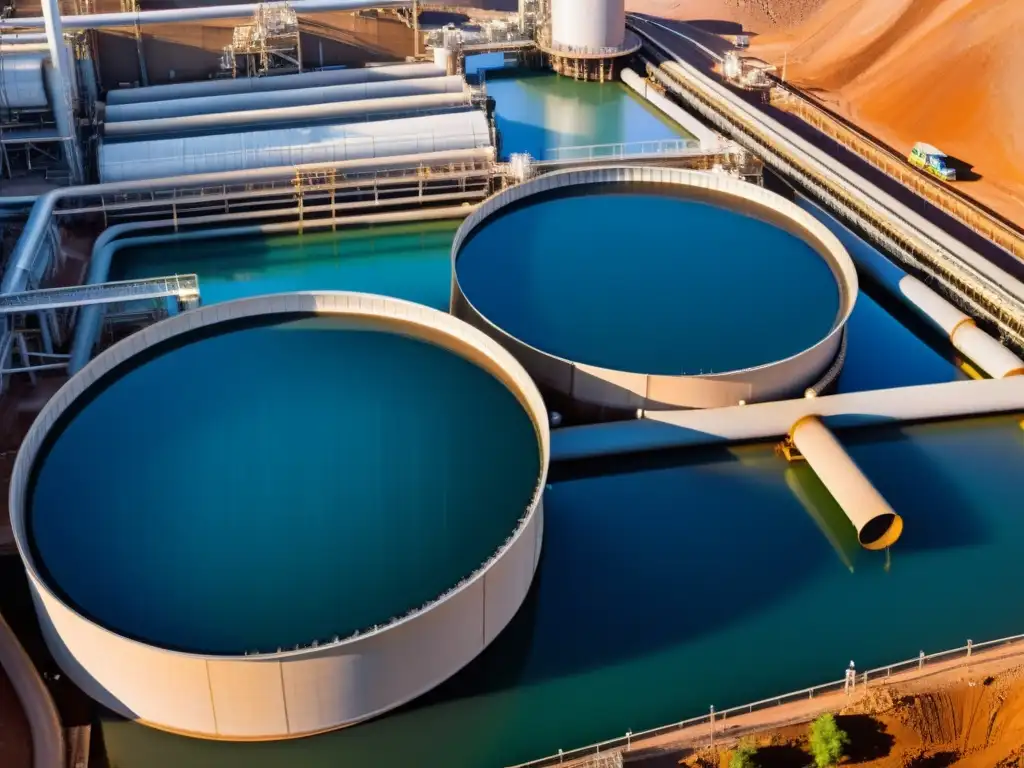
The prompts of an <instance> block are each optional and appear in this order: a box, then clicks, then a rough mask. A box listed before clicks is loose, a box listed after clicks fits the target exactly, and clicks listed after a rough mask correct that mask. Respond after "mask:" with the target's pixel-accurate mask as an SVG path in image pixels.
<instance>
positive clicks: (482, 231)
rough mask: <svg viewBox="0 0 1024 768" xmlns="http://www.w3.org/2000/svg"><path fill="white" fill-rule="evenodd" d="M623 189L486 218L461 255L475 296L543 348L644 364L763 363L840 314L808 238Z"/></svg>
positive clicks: (663, 368)
mask: <svg viewBox="0 0 1024 768" xmlns="http://www.w3.org/2000/svg"><path fill="white" fill-rule="evenodd" d="M614 189H615V190H620V189H622V190H624V191H609V188H603V187H602V188H598V187H596V186H593V187H592V186H590V185H588V186H586V187H583V188H576V189H574V190H572V191H559V192H558V193H553V194H552V195H545V196H543V197H539V198H537V199H531V200H530V201H529V202H527V203H526V204H524V205H521V206H515V207H511V208H509V209H507V210H506V211H505V212H502V213H499V214H498V215H497V216H496V217H495V218H493V219H492V220H489V221H487V222H486V223H485V224H483V225H482V226H480V227H478V228H477V229H476V230H475V231H474V232H473V234H472V235H471V236H470V239H469V240H468V242H467V243H466V244H465V245H464V246H463V247H462V249H461V251H460V252H459V255H458V258H457V261H456V267H455V268H456V272H457V275H458V279H459V284H460V285H461V286H462V290H463V293H464V294H465V296H466V298H467V299H468V300H469V301H470V302H471V303H472V304H473V305H474V306H475V307H476V309H477V310H479V311H480V312H481V313H482V314H483V315H484V316H485V317H486V318H487V319H488V320H490V321H491V322H492V323H494V324H495V325H497V326H498V327H499V328H502V329H503V330H505V331H506V332H508V333H509V334H511V335H512V336H514V337H515V338H517V339H520V340H522V341H524V342H526V343H528V344H530V345H531V346H533V347H536V348H537V349H540V350H543V351H545V352H547V353H549V354H553V355H557V356H559V357H563V358H565V359H568V360H573V361H576V362H580V363H586V364H588V365H595V366H601V367H603V368H610V369H614V370H620V371H631V372H636V373H653V374H669V375H680V374H701V373H704V374H708V373H721V372H725V371H733V370H738V369H742V368H750V367H753V366H756V365H762V364H765V363H770V362H774V361H777V360H782V359H785V358H787V357H789V356H791V355H794V354H797V353H799V352H801V351H803V350H805V349H807V348H809V347H811V346H813V345H814V344H816V343H817V342H818V341H820V340H821V339H823V338H824V337H825V336H826V335H827V334H828V332H829V331H830V330H831V328H832V327H833V325H834V324H835V322H836V319H837V316H838V313H839V289H838V286H837V284H836V279H835V277H834V275H833V273H832V270H831V269H830V267H829V265H828V264H827V263H826V262H825V260H824V259H822V257H821V256H820V255H819V254H818V253H817V252H816V251H815V250H813V249H812V248H811V247H810V246H809V245H807V244H806V243H805V242H804V241H803V240H800V239H799V238H797V237H795V236H793V235H791V234H789V233H788V232H786V231H785V230H783V229H780V228H779V227H776V226H774V225H772V224H768V223H766V222H764V221H761V220H759V219H755V218H753V217H751V216H747V215H744V214H741V213H738V212H736V211H733V210H729V209H727V208H724V207H719V206H717V205H710V204H707V203H703V202H696V201H692V200H686V199H683V198H681V197H676V196H672V195H670V194H665V193H660V194H659V193H655V192H652V191H650V189H651V188H650V187H640V186H634V187H632V189H633V191H631V192H630V191H628V190H630V189H631V187H630V186H629V185H616V186H615V188H614ZM626 222H629V223H631V224H632V226H627V225H626Z"/></svg>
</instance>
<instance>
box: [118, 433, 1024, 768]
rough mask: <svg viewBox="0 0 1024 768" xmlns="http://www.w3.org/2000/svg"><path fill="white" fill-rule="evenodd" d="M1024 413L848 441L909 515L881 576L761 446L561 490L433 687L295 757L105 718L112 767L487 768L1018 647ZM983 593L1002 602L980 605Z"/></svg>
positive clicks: (1022, 601) (269, 747)
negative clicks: (490, 612) (517, 565)
mask: <svg viewBox="0 0 1024 768" xmlns="http://www.w3.org/2000/svg"><path fill="white" fill-rule="evenodd" d="M1019 418H1020V417H1019V416H1018V417H1015V418H1009V417H1006V418H997V419H985V420H974V421H967V422H959V423H949V424H934V425H928V426H914V427H904V428H887V429H883V430H873V431H871V432H869V433H859V434H858V435H857V437H856V439H855V440H850V439H847V438H846V437H844V438H843V441H844V443H846V444H847V446H848V448H849V449H850V451H851V452H852V453H853V455H854V458H855V459H856V460H857V461H858V462H860V463H861V465H862V466H863V467H864V468H865V471H866V472H867V473H868V475H869V476H870V477H871V479H872V480H873V481H874V482H875V483H876V484H877V485H878V488H879V490H880V491H881V492H882V494H883V495H885V496H886V498H888V499H889V500H890V501H891V503H892V504H893V506H894V507H895V508H896V509H897V511H899V512H900V513H901V514H902V515H903V516H904V518H905V521H906V529H905V532H904V535H903V538H902V539H901V540H900V542H899V543H898V544H897V545H896V547H894V549H893V551H892V560H891V563H890V564H889V566H888V567H887V566H886V560H885V555H884V554H882V553H870V552H866V551H863V550H860V549H859V548H857V547H850V546H849V544H848V543H849V540H850V534H851V533H852V531H850V530H849V529H847V530H845V531H844V529H843V528H842V527H841V526H836V524H835V523H836V521H837V520H839V521H843V520H844V518H842V517H841V514H840V513H838V512H837V510H836V509H835V507H834V503H833V502H831V500H830V499H829V498H828V497H825V496H824V495H823V494H822V492H821V489H820V486H817V485H816V481H815V480H814V478H813V476H809V475H808V474H807V470H806V468H802V467H801V468H798V469H796V470H793V469H790V468H788V467H787V465H786V464H785V463H784V462H783V461H781V460H780V459H778V458H776V457H775V456H774V455H773V453H772V451H771V448H770V446H755V447H748V448H741V449H733V450H718V451H713V452H706V453H703V454H700V455H693V456H691V457H690V459H689V461H687V462H685V463H680V461H679V460H675V462H674V463H662V464H661V465H657V466H655V465H651V464H646V465H645V464H640V465H637V466H632V467H621V468H620V470H619V471H620V474H614V475H609V476H603V477H585V476H563V477H562V478H561V479H558V478H557V477H556V478H555V479H556V482H555V483H554V486H553V488H552V489H551V491H550V492H549V493H548V495H547V501H546V509H545V536H544V547H545V551H544V554H543V557H542V559H541V564H540V570H539V572H538V575H537V580H536V586H535V589H534V590H533V592H532V593H531V597H530V599H529V600H528V602H527V604H526V605H525V606H524V608H523V609H522V610H521V612H520V613H519V614H518V615H517V616H516V618H515V619H514V620H513V622H512V624H511V625H510V626H509V627H508V629H506V630H505V632H504V633H503V634H502V635H501V636H500V637H499V638H498V640H497V641H496V642H495V643H494V645H493V646H492V647H491V648H490V649H488V650H487V651H486V652H485V653H484V654H483V655H482V656H481V657H480V658H479V659H477V660H476V661H475V662H474V663H473V664H472V665H471V666H470V667H468V668H467V669H466V670H464V671H463V672H462V673H460V674H459V675H458V676H456V678H454V679H453V680H451V681H450V682H449V683H447V684H445V685H444V686H442V688H441V689H440V690H438V691H436V692H434V693H432V694H430V695H428V696H427V697H425V698H424V699H423V700H421V701H419V702H417V703H416V704H415V705H413V706H411V707H408V708H405V709H403V710H402V711H400V712H397V713H394V714H391V715H388V716H385V717H383V718H381V719H379V720H376V721H373V722H370V723H367V724H364V725H360V726H357V727H355V728H351V729H348V730H345V731H340V732H337V733H332V734H327V735H324V736H318V737H315V738H312V739H308V740H303V741H298V742H289V743H278V744H259V745H250V744H234V745H232V744H214V743H206V742H199V741H191V740H188V739H184V738H180V737H175V736H170V735H167V734H162V733H157V732H154V731H151V730H148V729H146V728H144V727H142V726H136V725H133V724H128V723H123V722H108V723H107V724H106V725H105V726H104V738H105V740H106V744H107V748H108V750H109V751H110V755H111V757H112V764H113V765H114V766H117V767H118V768H172V766H181V765H188V766H190V768H242V766H245V767H246V768H272V767H273V768H277V767H278V766H280V767H281V768H286V767H290V766H302V767H303V768H320V767H321V766H323V767H324V768H327V767H328V766H330V768H348V767H349V766H359V767H360V768H361V767H362V766H366V767H367V768H371V767H372V768H379V767H387V768H390V767H392V766H394V767H395V768H400V767H402V766H409V765H416V766H423V767H424V768H435V767H436V768H485V767H487V766H495V767H497V766H502V765H507V764H510V763H513V762H518V761H522V760H527V759H531V758H534V757H540V756H542V755H544V754H547V753H551V752H554V751H556V750H557V749H558V748H560V747H561V748H571V747H575V746H581V745H583V744H585V743H588V742H591V741H596V740H599V739H604V738H609V737H611V736H614V735H616V734H622V733H625V732H626V730H629V729H632V730H633V731H636V730H638V729H641V728H647V727H651V726H654V725H658V724H661V723H665V722H671V721H673V720H675V719H678V718H683V717H687V716H692V715H697V714H701V713H703V712H706V711H707V709H708V707H709V706H710V705H712V704H713V705H715V707H716V708H718V709H722V708H725V707H728V706H731V705H736V704H740V703H743V702H746V701H750V700H754V699H758V698H761V697H766V696H770V695H772V694H775V693H781V692H784V691H787V690H793V689H796V688H799V687H802V686H806V685H811V684H815V683H819V682H824V681H827V680H833V679H837V678H841V677H842V674H843V670H844V668H845V667H846V665H847V664H848V663H849V661H850V659H853V660H855V661H856V663H857V666H858V668H860V669H867V668H869V667H871V666H874V665H881V664H886V663H889V662H892V661H896V660H899V659H904V658H912V657H915V656H916V655H917V654H918V652H919V651H921V650H924V651H926V652H930V651H937V650H941V649H943V648H946V647H952V646H956V645H961V644H963V643H964V642H965V641H966V640H967V639H968V638H971V639H973V640H975V641H976V642H977V641H981V640H983V639H988V638H996V637H1000V636H1005V635H1008V634H1014V633H1018V632H1020V631H1021V628H1022V614H1024V579H1022V578H1021V564H1020V556H1019V548H1020V546H1019V543H1020V541H1021V540H1022V539H1024V516H1022V515H1020V514H1019V493H1020V480H1019V475H1020V470H1019V467H1020V466H1021V462H1022V461H1024V431H1022V430H1021V428H1020V426H1018V424H1017V420H1019ZM583 470H584V471H585V470H586V468H583ZM845 525H847V526H849V524H848V523H845ZM823 528H824V531H823ZM826 534H827V535H826ZM851 566H852V569H851ZM979 583H982V584H998V585H999V600H998V601H993V602H986V601H979V600H978V592H977V585H978V584H979Z"/></svg>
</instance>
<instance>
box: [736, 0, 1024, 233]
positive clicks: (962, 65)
mask: <svg viewBox="0 0 1024 768" xmlns="http://www.w3.org/2000/svg"><path fill="white" fill-rule="evenodd" d="M1022 39H1024V2H1021V0H826V2H825V3H824V4H823V5H822V7H821V8H820V9H819V10H818V12H817V13H815V14H814V15H812V16H811V17H810V18H809V19H808V20H807V21H806V22H805V23H803V24H801V25H798V26H796V27H793V28H790V29H788V30H781V31H779V32H776V33H773V34H768V35H765V36H763V37H760V38H758V39H755V40H754V41H752V42H753V45H752V49H753V51H754V52H755V54H756V55H758V56H760V57H762V58H766V59H768V60H769V61H773V62H775V63H777V64H781V63H783V61H785V63H786V75H787V79H788V80H790V81H792V82H793V83H795V84H796V85H799V86H801V87H803V88H806V89H809V90H812V89H813V90H817V91H818V92H819V93H818V95H819V96H820V97H822V98H823V100H824V101H826V102H828V103H829V104H830V106H832V108H833V109H836V110H837V111H838V112H840V113H841V114H843V115H845V116H846V117H848V118H850V119H852V120H853V121H855V122H856V123H858V124H859V125H861V126H862V127H864V128H865V129H867V130H868V131H870V132H871V133H873V134H875V135H876V136H878V137H879V138H880V139H882V140H883V141H884V142H886V143H888V144H890V145H891V146H893V147H895V148H897V149H898V150H900V151H901V152H907V151H909V149H910V147H911V146H912V145H913V144H914V142H915V141H927V142H929V143H931V144H935V145H936V146H938V147H939V148H941V149H942V150H943V151H945V152H947V153H949V154H950V155H951V156H952V157H954V158H956V159H957V160H959V161H961V163H962V164H964V165H967V166H970V168H971V171H972V172H973V173H971V174H968V176H971V177H973V176H978V177H980V178H976V179H973V180H965V181H960V182H957V185H958V186H959V187H960V188H961V190H962V191H964V192H965V193H967V194H970V195H972V196H974V197H975V198H977V199H978V200H980V201H981V202H983V203H985V204H987V205H989V206H990V207H992V208H993V209H995V210H996V211H998V212H1000V213H1002V214H1003V215H1004V216H1006V217H1008V218H1010V219H1012V220H1014V221H1016V222H1018V223H1024V87H1022V85H1021V72H1024V46H1022V45H1021V40H1022ZM961 176H964V174H961Z"/></svg>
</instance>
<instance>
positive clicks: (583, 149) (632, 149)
mask: <svg viewBox="0 0 1024 768" xmlns="http://www.w3.org/2000/svg"><path fill="white" fill-rule="evenodd" d="M699 148H700V141H698V140H697V139H654V140H650V141H623V142H617V143H612V144H584V145H579V146H571V147H552V148H550V149H548V150H547V152H546V153H545V156H544V158H543V159H542V161H543V160H593V159H595V158H621V157H629V156H630V155H671V154H682V153H686V152H690V151H692V150H694V149H699ZM581 154H582V155H583V156H582V157H580V155H581Z"/></svg>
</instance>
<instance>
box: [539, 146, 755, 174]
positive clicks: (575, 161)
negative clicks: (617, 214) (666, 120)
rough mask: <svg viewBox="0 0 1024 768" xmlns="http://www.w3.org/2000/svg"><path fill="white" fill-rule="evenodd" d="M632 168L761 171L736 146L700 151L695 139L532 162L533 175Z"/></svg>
mask: <svg viewBox="0 0 1024 768" xmlns="http://www.w3.org/2000/svg"><path fill="white" fill-rule="evenodd" d="M609 163H614V164H615V165H634V164H644V163H657V164H658V165H661V166H672V167H679V168H690V169H692V170H711V169H712V168H715V167H720V168H723V169H725V170H729V171H735V172H736V173H737V174H739V175H740V176H743V177H755V178H760V177H761V174H762V168H763V166H762V165H761V163H760V162H758V161H757V159H756V158H755V157H753V156H752V155H751V154H750V153H748V152H746V151H745V150H743V149H742V148H741V147H740V146H739V145H738V144H734V143H732V142H723V143H721V144H720V145H719V146H718V147H715V148H711V149H709V148H702V147H701V145H700V142H699V141H698V140H696V139H665V140H661V141H635V142H624V143H618V144H592V145H586V146H573V147H557V148H555V149H552V150H550V151H549V152H548V154H547V156H546V157H544V158H542V159H540V160H537V161H534V163H533V166H534V169H535V170H536V172H537V173H550V172H552V171H561V170H565V169H568V168H586V167H589V166H598V165H607V164H609Z"/></svg>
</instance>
